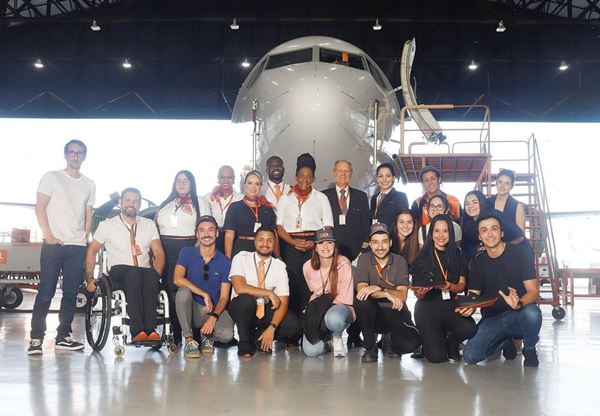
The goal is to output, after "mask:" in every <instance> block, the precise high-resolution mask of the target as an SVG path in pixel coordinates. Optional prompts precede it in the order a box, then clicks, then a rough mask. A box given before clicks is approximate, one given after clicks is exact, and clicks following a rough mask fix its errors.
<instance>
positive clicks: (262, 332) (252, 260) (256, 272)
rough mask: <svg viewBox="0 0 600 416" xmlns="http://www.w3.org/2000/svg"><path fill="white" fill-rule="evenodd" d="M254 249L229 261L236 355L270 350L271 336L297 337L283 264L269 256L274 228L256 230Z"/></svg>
mask: <svg viewBox="0 0 600 416" xmlns="http://www.w3.org/2000/svg"><path fill="white" fill-rule="evenodd" d="M254 247H255V248H256V251H255V252H252V253H251V252H249V251H241V252H239V253H238V254H237V255H236V256H235V257H234V258H233V260H232V261H231V271H230V272H229V279H230V280H231V283H232V285H233V293H232V299H231V302H230V304H229V314H230V315H231V317H232V318H233V320H234V321H235V323H236V325H237V327H238V334H239V337H240V339H239V344H238V355H239V356H240V357H244V358H250V357H252V356H253V355H254V353H255V352H256V348H257V347H258V348H260V350H261V351H265V352H270V351H271V348H272V344H273V340H275V339H283V338H286V339H287V338H290V339H291V338H298V337H299V335H300V331H301V329H302V324H301V322H300V319H299V318H298V317H297V316H296V315H295V314H294V313H293V312H291V311H288V302H289V295H290V289H289V285H288V276H287V272H286V269H285V263H284V262H282V261H281V260H279V259H276V258H273V257H272V254H273V248H274V247H275V231H274V230H272V229H268V228H265V227H261V228H259V229H258V230H257V231H256V238H255V240H254Z"/></svg>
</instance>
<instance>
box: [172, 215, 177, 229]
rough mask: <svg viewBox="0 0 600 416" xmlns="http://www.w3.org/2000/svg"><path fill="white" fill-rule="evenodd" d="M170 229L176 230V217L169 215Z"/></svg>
mask: <svg viewBox="0 0 600 416" xmlns="http://www.w3.org/2000/svg"><path fill="white" fill-rule="evenodd" d="M171 228H177V215H175V214H173V215H171Z"/></svg>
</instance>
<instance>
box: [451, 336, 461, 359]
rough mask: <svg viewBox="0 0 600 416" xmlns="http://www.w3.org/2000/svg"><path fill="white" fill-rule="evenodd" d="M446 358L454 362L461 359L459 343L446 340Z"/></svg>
mask: <svg viewBox="0 0 600 416" xmlns="http://www.w3.org/2000/svg"><path fill="white" fill-rule="evenodd" d="M448 360H449V361H451V362H453V363H455V362H458V361H462V355H460V344H459V343H458V342H454V341H448Z"/></svg>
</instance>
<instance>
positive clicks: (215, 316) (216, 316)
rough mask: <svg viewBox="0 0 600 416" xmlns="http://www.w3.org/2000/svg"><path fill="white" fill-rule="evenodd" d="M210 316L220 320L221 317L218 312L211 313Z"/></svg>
mask: <svg viewBox="0 0 600 416" xmlns="http://www.w3.org/2000/svg"><path fill="white" fill-rule="evenodd" d="M208 316H212V317H213V318H215V319H219V316H220V315H219V314H218V313H216V312H211V313H209V314H208Z"/></svg>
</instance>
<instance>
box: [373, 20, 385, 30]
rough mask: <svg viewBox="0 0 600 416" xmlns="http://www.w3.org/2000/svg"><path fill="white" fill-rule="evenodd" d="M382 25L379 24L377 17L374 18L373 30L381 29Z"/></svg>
mask: <svg viewBox="0 0 600 416" xmlns="http://www.w3.org/2000/svg"><path fill="white" fill-rule="evenodd" d="M382 27H383V26H381V25H380V24H379V19H375V24H374V25H373V30H381V28H382Z"/></svg>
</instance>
